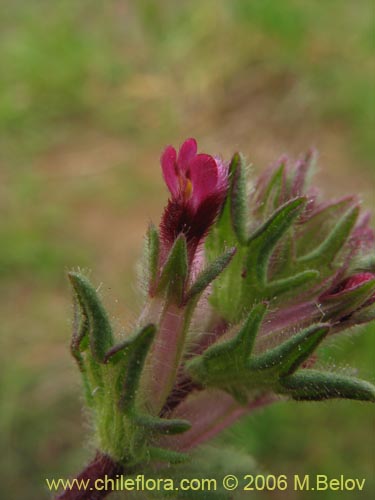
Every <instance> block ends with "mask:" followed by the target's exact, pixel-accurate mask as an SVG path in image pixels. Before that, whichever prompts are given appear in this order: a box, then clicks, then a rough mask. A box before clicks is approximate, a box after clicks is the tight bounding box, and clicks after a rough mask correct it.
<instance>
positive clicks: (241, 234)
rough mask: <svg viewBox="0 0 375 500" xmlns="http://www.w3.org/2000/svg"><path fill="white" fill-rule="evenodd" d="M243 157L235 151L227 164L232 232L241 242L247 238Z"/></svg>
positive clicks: (243, 242)
mask: <svg viewBox="0 0 375 500" xmlns="http://www.w3.org/2000/svg"><path fill="white" fill-rule="evenodd" d="M244 164H245V162H244V158H243V157H242V155H240V154H239V153H235V154H234V156H233V158H232V161H231V163H230V166H229V173H230V186H229V193H228V197H229V200H230V201H229V202H230V214H231V221H232V226H233V230H234V233H235V234H236V236H237V239H238V241H239V242H240V243H241V244H245V243H246V240H247V219H248V210H247V199H246V198H247V196H246V177H245V172H244Z"/></svg>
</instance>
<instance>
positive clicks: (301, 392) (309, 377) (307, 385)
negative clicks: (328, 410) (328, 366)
mask: <svg viewBox="0 0 375 500" xmlns="http://www.w3.org/2000/svg"><path fill="white" fill-rule="evenodd" d="M280 383H281V386H282V388H283V389H284V393H286V394H288V395H289V396H291V397H292V398H293V399H297V400H299V401H304V400H305V401H321V400H324V399H332V398H344V399H356V400H359V401H371V402H375V386H374V385H373V384H371V383H370V382H366V381H365V380H360V379H358V378H353V377H349V376H346V375H340V374H337V373H329V372H319V371H317V370H301V371H299V372H298V373H295V374H293V375H290V376H289V377H285V378H283V379H282V380H281V381H280ZM281 392H283V390H282V391H281Z"/></svg>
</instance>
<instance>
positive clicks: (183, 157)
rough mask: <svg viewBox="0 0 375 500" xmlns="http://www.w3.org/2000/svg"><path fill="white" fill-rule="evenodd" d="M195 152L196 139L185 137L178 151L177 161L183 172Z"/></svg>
mask: <svg viewBox="0 0 375 500" xmlns="http://www.w3.org/2000/svg"><path fill="white" fill-rule="evenodd" d="M196 154H197V141H196V140H195V139H187V140H186V141H185V142H184V143H183V144H182V146H181V147H180V151H179V152H178V159H177V163H178V166H179V167H180V168H181V170H182V171H183V172H186V170H187V169H188V167H189V163H190V162H191V161H192V160H193V158H194V157H195V156H196Z"/></svg>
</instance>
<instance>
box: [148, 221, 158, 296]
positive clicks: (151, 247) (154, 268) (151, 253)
mask: <svg viewBox="0 0 375 500" xmlns="http://www.w3.org/2000/svg"><path fill="white" fill-rule="evenodd" d="M147 247H148V270H149V280H150V282H149V289H150V291H152V290H153V288H154V286H155V283H156V279H157V276H158V265H159V253H160V241H159V233H158V230H157V229H156V227H155V226H154V224H150V225H149V227H148V233H147Z"/></svg>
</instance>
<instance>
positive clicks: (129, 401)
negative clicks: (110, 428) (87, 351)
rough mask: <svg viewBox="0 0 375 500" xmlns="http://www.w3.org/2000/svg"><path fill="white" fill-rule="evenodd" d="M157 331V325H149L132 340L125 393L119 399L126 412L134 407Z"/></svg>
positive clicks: (120, 405)
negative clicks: (144, 366) (140, 380)
mask: <svg viewBox="0 0 375 500" xmlns="http://www.w3.org/2000/svg"><path fill="white" fill-rule="evenodd" d="M155 333H156V327H155V325H152V324H150V325H147V326H145V327H143V328H142V329H141V330H139V332H138V333H137V334H136V335H135V336H134V339H133V341H132V344H131V350H130V352H129V354H128V359H127V364H126V372H125V376H124V385H123V393H122V394H121V396H120V400H119V408H120V409H121V410H122V411H124V412H127V411H130V410H132V409H133V408H134V405H135V398H136V395H137V390H138V385H139V379H140V376H141V373H142V370H143V365H144V362H145V359H146V356H147V353H148V350H149V349H150V346H151V343H152V341H153V339H154V337H155Z"/></svg>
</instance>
